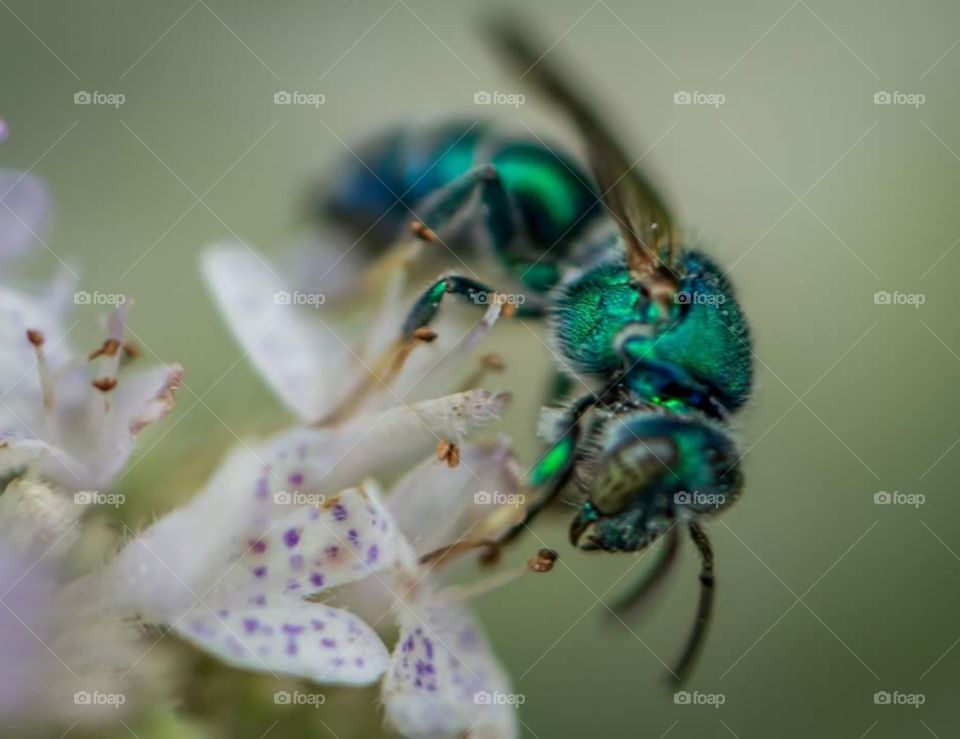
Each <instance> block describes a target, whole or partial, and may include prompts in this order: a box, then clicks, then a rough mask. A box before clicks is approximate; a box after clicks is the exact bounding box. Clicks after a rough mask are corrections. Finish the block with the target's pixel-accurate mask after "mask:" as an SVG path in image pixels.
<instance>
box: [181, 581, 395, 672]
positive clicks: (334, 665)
mask: <svg viewBox="0 0 960 739" xmlns="http://www.w3.org/2000/svg"><path fill="white" fill-rule="evenodd" d="M273 603H274V604H273V605H271V604H269V603H268V604H267V605H264V606H257V605H256V604H249V603H246V602H238V603H237V604H236V607H232V606H230V605H227V603H226V602H221V603H209V604H207V606H204V605H202V604H201V605H197V606H195V607H193V608H192V609H191V610H190V611H189V612H188V613H187V614H186V615H185V616H184V617H183V618H182V619H180V620H178V621H177V622H176V623H175V624H174V627H173V628H174V629H175V630H176V631H177V633H179V634H180V636H182V637H183V638H184V639H186V640H187V641H190V642H192V643H193V644H195V645H196V646H197V647H200V648H201V649H203V650H204V651H206V652H209V653H210V654H212V655H213V656H215V657H218V658H219V659H221V660H223V661H224V662H226V663H227V664H229V665H232V666H234V667H240V668H243V669H248V670H257V671H260V672H268V673H274V674H276V675H293V676H296V677H303V678H307V679H309V680H313V681H314V682H317V683H321V684H341V685H367V684H369V683H372V682H374V681H376V680H377V679H378V678H379V677H380V676H381V675H382V674H383V671H384V670H385V669H386V667H387V665H388V664H389V659H390V658H389V655H388V653H387V650H386V647H384V645H383V642H381V641H380V637H378V636H377V635H376V633H375V632H374V631H373V630H372V629H370V628H369V627H368V626H367V624H365V623H364V622H363V621H361V620H360V619H359V618H357V617H356V616H354V615H353V614H351V613H349V612H348V611H344V610H341V609H339V608H331V607H330V606H326V605H322V604H320V603H308V602H306V601H302V600H299V599H296V598H290V597H287V598H279V599H274V602H273Z"/></svg>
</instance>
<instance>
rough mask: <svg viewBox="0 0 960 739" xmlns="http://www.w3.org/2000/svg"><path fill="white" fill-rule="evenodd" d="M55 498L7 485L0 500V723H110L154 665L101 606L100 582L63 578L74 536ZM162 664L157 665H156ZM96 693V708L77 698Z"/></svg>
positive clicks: (77, 532)
mask: <svg viewBox="0 0 960 739" xmlns="http://www.w3.org/2000/svg"><path fill="white" fill-rule="evenodd" d="M81 512H82V507H81V506H77V505H75V504H74V503H73V501H72V500H71V499H70V498H69V496H67V495H66V494H65V493H64V491H62V490H57V489H52V488H50V487H47V486H46V485H44V484H42V483H39V482H36V481H31V480H25V479H17V480H14V481H13V482H11V483H10V484H8V485H7V486H6V489H5V490H3V491H2V494H0V663H2V664H3V666H4V671H5V678H4V682H3V687H2V689H0V718H2V719H3V720H4V722H5V723H10V722H27V723H31V724H34V723H47V722H57V721H71V720H82V721H84V722H85V723H87V724H88V725H89V723H90V722H98V721H103V720H108V719H113V720H115V718H116V716H117V715H118V714H117V710H118V709H121V708H127V709H129V708H130V707H131V706H132V705H133V704H134V702H135V699H136V697H137V693H139V689H138V687H137V686H138V684H139V685H142V684H143V682H144V679H145V678H146V677H147V676H149V677H150V678H152V679H151V681H150V682H155V681H156V680H155V679H156V678H157V677H159V673H158V672H157V671H156V667H157V665H158V664H159V661H157V660H155V659H154V657H157V655H151V657H150V658H149V659H142V658H143V657H144V656H145V655H144V652H145V651H146V649H147V646H148V645H145V644H143V643H142V642H141V641H140V630H139V629H140V625H139V624H138V623H137V622H135V621H133V620H131V619H129V618H128V617H127V616H128V614H127V613H125V612H124V611H122V610H119V609H115V608H113V607H112V606H111V605H110V600H111V599H109V598H100V597H91V595H92V594H94V593H98V594H99V593H108V592H110V590H111V584H110V583H109V582H108V581H107V580H106V579H105V577H102V576H100V575H99V574H98V575H93V576H87V577H84V578H81V579H80V580H72V581H71V580H70V579H69V573H68V570H69V564H70V560H71V556H72V552H73V551H74V548H75V545H76V544H77V541H78V540H79V539H80V536H81V524H80V520H79V518H80V514H81ZM161 661H162V660H161ZM84 696H104V697H105V700H104V701H99V700H91V701H89V702H87V701H85V700H84Z"/></svg>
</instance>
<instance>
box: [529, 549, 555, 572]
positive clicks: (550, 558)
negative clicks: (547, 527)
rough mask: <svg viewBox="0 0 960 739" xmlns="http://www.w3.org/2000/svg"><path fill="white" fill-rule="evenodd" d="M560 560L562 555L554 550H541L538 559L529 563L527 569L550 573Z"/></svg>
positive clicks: (534, 558) (533, 559) (535, 558)
mask: <svg viewBox="0 0 960 739" xmlns="http://www.w3.org/2000/svg"><path fill="white" fill-rule="evenodd" d="M559 558H560V555H559V554H557V553H556V552H555V551H553V550H552V549H541V550H540V551H539V552H537V556H536V557H533V558H532V559H531V560H530V561H529V562H527V567H529V568H530V571H531V572H550V570H552V569H553V565H554V563H556V561H557V560H558V559H559Z"/></svg>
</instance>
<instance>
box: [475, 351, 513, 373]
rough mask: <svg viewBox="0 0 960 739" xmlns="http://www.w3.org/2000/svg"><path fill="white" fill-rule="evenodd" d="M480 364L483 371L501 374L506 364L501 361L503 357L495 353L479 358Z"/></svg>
mask: <svg viewBox="0 0 960 739" xmlns="http://www.w3.org/2000/svg"><path fill="white" fill-rule="evenodd" d="M480 364H481V365H483V368H484V369H488V370H490V371H492V372H503V370H504V369H506V367H507V364H506V362H504V361H503V357H501V356H500V355H499V354H496V353H492V354H484V355H483V356H482V357H480Z"/></svg>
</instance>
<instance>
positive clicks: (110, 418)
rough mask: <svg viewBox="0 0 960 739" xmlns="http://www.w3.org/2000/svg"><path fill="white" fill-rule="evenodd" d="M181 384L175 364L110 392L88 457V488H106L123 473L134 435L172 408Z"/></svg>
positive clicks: (132, 376)
mask: <svg viewBox="0 0 960 739" xmlns="http://www.w3.org/2000/svg"><path fill="white" fill-rule="evenodd" d="M182 381H183V368H182V367H181V366H180V365H176V364H175V365H171V366H169V367H163V366H158V367H150V368H148V369H145V370H141V371H140V372H137V373H125V374H124V375H123V376H122V377H121V379H120V381H119V383H118V384H117V386H116V388H114V389H113V390H112V391H111V392H110V397H109V402H110V406H109V412H108V413H107V415H106V417H105V418H101V420H100V421H99V425H100V429H99V432H100V436H99V438H98V439H97V444H96V447H95V448H94V449H93V450H92V451H91V453H90V466H91V470H90V473H91V479H90V480H89V482H88V483H87V484H89V485H91V486H94V487H101V486H103V485H106V484H107V483H108V482H109V481H110V480H111V479H112V478H113V477H114V476H115V475H116V474H117V473H119V472H120V470H122V469H123V467H124V466H125V465H126V463H127V460H128V459H129V457H130V454H131V452H132V451H133V446H134V441H135V439H136V437H137V435H138V434H139V433H140V432H141V431H143V429H145V428H146V427H147V426H149V425H150V424H152V423H156V422H157V421H160V420H161V419H163V418H164V417H165V416H166V415H167V414H168V413H169V412H170V410H171V409H172V408H173V406H174V403H175V402H176V395H177V390H178V389H179V387H180V384H181V383H182Z"/></svg>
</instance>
